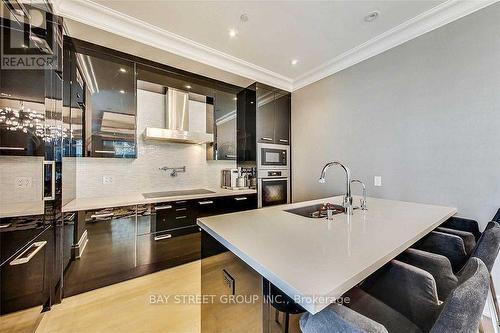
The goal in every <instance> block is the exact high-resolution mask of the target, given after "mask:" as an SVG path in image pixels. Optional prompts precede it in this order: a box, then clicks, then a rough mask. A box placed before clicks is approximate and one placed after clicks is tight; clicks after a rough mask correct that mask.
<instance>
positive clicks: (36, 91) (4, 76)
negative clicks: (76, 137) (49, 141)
mask: <svg viewBox="0 0 500 333" xmlns="http://www.w3.org/2000/svg"><path fill="white" fill-rule="evenodd" d="M27 29H29V26H28V25H25V24H20V23H18V22H16V21H14V20H8V19H6V20H2V21H1V22H0V34H1V39H0V42H1V44H2V45H1V49H2V52H3V55H4V56H5V58H3V57H2V59H4V61H3V62H2V64H1V65H0V66H1V69H0V155H18V156H43V146H44V142H43V136H44V133H45V128H44V123H45V72H46V71H45V70H44V69H43V68H33V69H32V68H28V67H27V66H23V65H22V63H20V62H14V61H12V62H9V61H7V60H9V59H18V60H22V59H24V58H25V57H31V56H32V57H41V58H42V59H43V57H44V56H45V55H44V53H43V52H41V50H40V49H38V48H36V47H31V46H32V45H31V44H30V40H29V39H27V38H26V35H27ZM28 31H29V30H28ZM8 56H9V57H8ZM5 59H7V60H5Z"/></svg>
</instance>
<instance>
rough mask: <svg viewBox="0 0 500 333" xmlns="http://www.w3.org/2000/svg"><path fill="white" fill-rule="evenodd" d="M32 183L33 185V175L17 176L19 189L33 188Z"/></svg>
mask: <svg viewBox="0 0 500 333" xmlns="http://www.w3.org/2000/svg"><path fill="white" fill-rule="evenodd" d="M32 185H33V179H32V178H31V177H17V178H16V188H18V189H26V188H31V186H32Z"/></svg>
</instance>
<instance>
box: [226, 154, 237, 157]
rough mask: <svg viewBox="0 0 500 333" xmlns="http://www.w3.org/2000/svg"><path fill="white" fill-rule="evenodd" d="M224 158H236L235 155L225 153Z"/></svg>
mask: <svg viewBox="0 0 500 333" xmlns="http://www.w3.org/2000/svg"><path fill="white" fill-rule="evenodd" d="M226 158H236V155H231V154H226Z"/></svg>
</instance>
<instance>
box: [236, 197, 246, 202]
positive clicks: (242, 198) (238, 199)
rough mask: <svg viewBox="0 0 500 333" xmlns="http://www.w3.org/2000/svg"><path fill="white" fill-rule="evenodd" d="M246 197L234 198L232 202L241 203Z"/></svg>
mask: <svg viewBox="0 0 500 333" xmlns="http://www.w3.org/2000/svg"><path fill="white" fill-rule="evenodd" d="M246 199H247V197H238V198H234V200H236V201H242V200H246Z"/></svg>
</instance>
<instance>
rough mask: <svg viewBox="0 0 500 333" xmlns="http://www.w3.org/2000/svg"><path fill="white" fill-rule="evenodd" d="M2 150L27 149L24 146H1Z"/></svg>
mask: <svg viewBox="0 0 500 333" xmlns="http://www.w3.org/2000/svg"><path fill="white" fill-rule="evenodd" d="M0 150H23V151H24V150H26V148H24V147H0Z"/></svg>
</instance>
